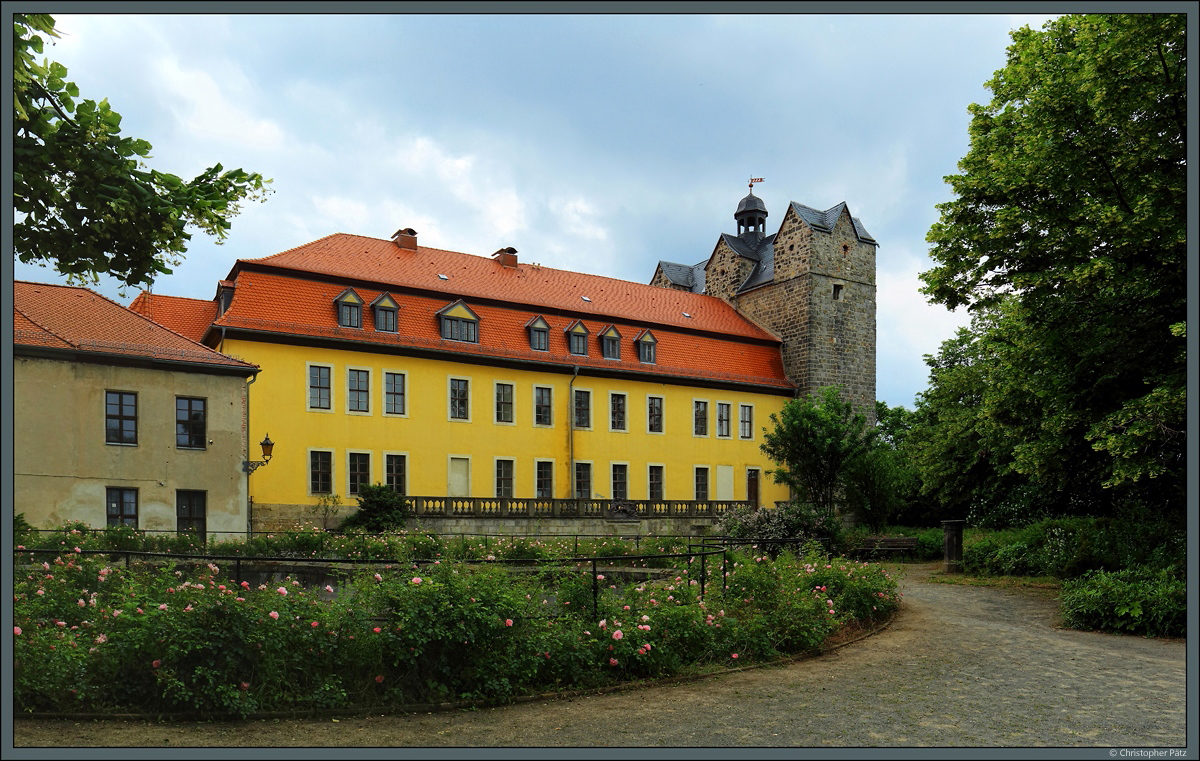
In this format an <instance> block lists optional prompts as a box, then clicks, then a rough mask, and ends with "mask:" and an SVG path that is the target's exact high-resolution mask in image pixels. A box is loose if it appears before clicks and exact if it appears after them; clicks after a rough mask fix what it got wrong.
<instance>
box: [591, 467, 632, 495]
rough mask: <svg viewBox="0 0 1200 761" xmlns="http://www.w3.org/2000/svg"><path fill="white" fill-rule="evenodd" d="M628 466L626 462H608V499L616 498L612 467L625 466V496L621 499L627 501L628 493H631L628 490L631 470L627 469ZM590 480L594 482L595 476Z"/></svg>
mask: <svg viewBox="0 0 1200 761" xmlns="http://www.w3.org/2000/svg"><path fill="white" fill-rule="evenodd" d="M629 464H630V463H629V461H628V460H610V461H609V463H608V492H609V494H608V498H609V499H616V498H617V493H616V492H615V491H613V466H614V465H624V466H625V496H624V497H623V499H625V500H628V499H629V493H630V491H632V490H631V489H630V488H629V474H630V472H632V470H631V468H630V467H629ZM592 479H593V480H595V475H593V476H592Z"/></svg>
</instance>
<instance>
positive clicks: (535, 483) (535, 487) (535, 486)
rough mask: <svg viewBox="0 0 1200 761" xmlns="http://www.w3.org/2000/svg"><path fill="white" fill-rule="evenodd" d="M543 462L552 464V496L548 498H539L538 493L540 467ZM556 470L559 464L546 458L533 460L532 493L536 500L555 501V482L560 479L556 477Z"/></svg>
mask: <svg viewBox="0 0 1200 761" xmlns="http://www.w3.org/2000/svg"><path fill="white" fill-rule="evenodd" d="M543 462H548V463H550V496H548V497H539V496H537V493H538V481H537V478H538V465H539V464H541V463H543ZM556 468H557V464H556V462H555V461H554V460H552V459H547V458H545V457H537V458H534V460H533V492H532V493H533V496H534V499H554V486H555V482H556V481H557V480H558V478H557V477H556V475H555V469H556Z"/></svg>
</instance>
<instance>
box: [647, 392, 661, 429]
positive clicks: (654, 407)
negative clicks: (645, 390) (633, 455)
mask: <svg viewBox="0 0 1200 761" xmlns="http://www.w3.org/2000/svg"><path fill="white" fill-rule="evenodd" d="M664 416H665V412H664V411H663V398H662V397H661V396H647V397H646V432H647V433H663V431H664V430H665V425H664V422H663V417H664Z"/></svg>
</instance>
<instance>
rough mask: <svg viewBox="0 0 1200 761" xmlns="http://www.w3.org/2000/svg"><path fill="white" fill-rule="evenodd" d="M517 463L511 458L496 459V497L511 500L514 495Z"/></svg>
mask: <svg viewBox="0 0 1200 761" xmlns="http://www.w3.org/2000/svg"><path fill="white" fill-rule="evenodd" d="M515 472H516V463H515V462H514V461H513V460H512V458H509V457H497V458H496V496H497V497H499V498H501V499H511V498H512V497H513V495H514V491H513V482H514V480H515Z"/></svg>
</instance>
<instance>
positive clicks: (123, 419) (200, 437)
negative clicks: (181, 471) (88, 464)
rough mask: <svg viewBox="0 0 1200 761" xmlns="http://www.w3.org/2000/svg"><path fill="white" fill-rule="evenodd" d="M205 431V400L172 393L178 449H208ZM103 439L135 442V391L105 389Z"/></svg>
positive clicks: (136, 423)
mask: <svg viewBox="0 0 1200 761" xmlns="http://www.w3.org/2000/svg"><path fill="white" fill-rule="evenodd" d="M207 435H208V402H207V400H205V399H201V398H198V397H192V396H177V397H175V446H176V447H178V448H179V449H207V442H208V440H207V438H206V437H207ZM104 441H105V443H108V444H124V445H127V446H137V443H138V395H137V392H135V391H105V392H104Z"/></svg>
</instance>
